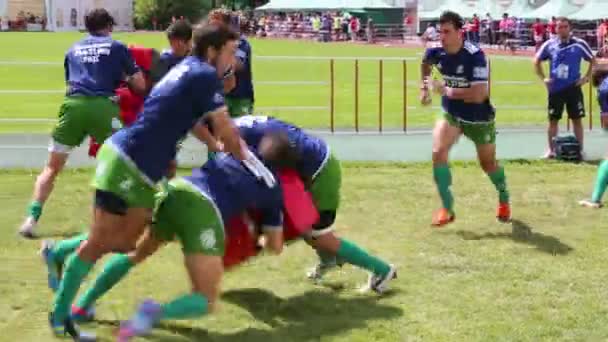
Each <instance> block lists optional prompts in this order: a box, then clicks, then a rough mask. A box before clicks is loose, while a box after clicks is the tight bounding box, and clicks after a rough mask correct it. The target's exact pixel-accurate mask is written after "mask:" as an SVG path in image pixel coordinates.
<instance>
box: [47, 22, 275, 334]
mask: <svg viewBox="0 0 608 342" xmlns="http://www.w3.org/2000/svg"><path fill="white" fill-rule="evenodd" d="M237 39H238V35H237V34H236V33H234V32H233V31H231V30H230V29H227V28H223V27H219V26H216V25H205V26H199V27H197V29H196V30H195V33H194V39H193V40H194V47H193V56H191V57H188V58H186V59H184V61H183V62H182V63H180V64H179V65H178V66H176V67H174V68H173V69H171V71H170V72H169V73H168V74H167V75H166V76H165V77H164V78H163V79H162V80H161V81H160V82H159V83H158V84H156V86H155V87H154V88H153V89H152V92H151V94H150V96H149V97H148V98H147V99H146V102H145V104H144V110H143V112H142V113H141V115H139V117H138V119H137V121H136V122H135V123H134V124H133V125H132V126H130V127H127V128H124V129H122V130H120V131H118V132H116V133H114V134H113V135H112V136H111V137H110V138H109V139H108V140H107V141H106V142H105V143H104V145H103V146H102V147H101V149H100V151H99V154H98V156H97V159H98V165H97V169H96V173H95V177H94V181H93V186H94V188H95V190H96V191H95V210H94V214H93V223H92V225H91V230H90V234H89V236H88V238H87V240H86V241H85V242H83V243H82V244H81V245H80V247H79V249H78V250H77V252H76V253H74V255H72V256H70V257H69V258H68V259H67V261H66V266H65V271H64V272H63V276H62V278H61V282H60V284H59V287H58V291H57V293H56V296H55V303H54V305H53V310H52V312H51V314H50V319H49V321H50V325H51V328H52V330H53V331H54V332H55V333H56V334H57V335H62V334H65V333H68V334H70V335H76V336H77V335H78V334H77V330H76V329H75V327H74V324H73V322H72V320H71V319H70V317H69V309H70V305H71V303H72V300H73V299H74V297H75V295H76V293H77V291H78V288H79V287H80V284H81V282H82V280H83V279H84V278H85V277H86V275H87V274H88V273H89V272H90V270H91V269H92V267H93V265H94V264H95V262H96V261H97V260H98V259H99V258H101V257H102V256H103V255H105V254H107V253H111V252H128V251H131V250H133V249H134V248H135V244H136V242H137V239H138V238H139V237H140V235H141V234H142V232H143V231H144V229H145V227H146V224H147V223H148V220H149V218H150V217H151V211H152V208H153V206H154V203H155V200H154V197H155V193H156V190H157V189H156V185H157V184H158V183H159V182H160V181H161V180H162V179H163V177H164V176H165V175H166V174H167V171H168V169H169V167H170V163H171V161H172V160H174V158H175V154H176V149H177V142H178V141H179V140H180V139H182V138H183V137H184V136H185V135H186V134H187V132H188V131H191V132H192V133H193V134H194V135H195V136H197V137H199V138H200V139H201V140H202V139H203V138H202V135H201V133H200V127H202V126H203V125H205V124H204V123H203V120H205V121H207V123H206V124H207V125H210V126H211V127H213V128H214V131H216V134H217V136H218V137H220V138H221V139H222V142H223V143H224V146H225V149H226V151H227V152H230V153H233V154H234V155H235V156H236V157H237V158H239V159H241V160H245V162H246V164H247V165H248V166H249V167H250V168H252V169H253V170H252V172H255V173H256V175H257V176H258V177H261V176H263V174H262V172H261V171H260V170H258V169H257V168H258V167H259V166H261V168H260V169H261V170H265V168H264V167H263V165H262V164H261V162H259V160H257V158H255V156H254V155H253V154H251V152H249V151H247V150H246V149H245V148H244V146H243V145H242V144H241V140H240V138H239V136H238V130H237V129H236V128H235V127H234V126H233V124H232V122H231V121H230V117H229V115H228V113H227V110H226V107H225V106H224V103H223V96H222V94H221V93H222V89H221V84H220V80H219V73H218V70H217V69H216V67H215V66H217V65H221V64H222V63H224V60H231V59H233V58H234V51H235V50H236V40H237Z"/></svg>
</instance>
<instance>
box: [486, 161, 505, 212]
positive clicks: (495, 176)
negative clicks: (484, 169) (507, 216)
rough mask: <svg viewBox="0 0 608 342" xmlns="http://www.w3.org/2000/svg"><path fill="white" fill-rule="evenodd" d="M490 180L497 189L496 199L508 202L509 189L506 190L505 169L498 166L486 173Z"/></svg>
mask: <svg viewBox="0 0 608 342" xmlns="http://www.w3.org/2000/svg"><path fill="white" fill-rule="evenodd" d="M488 176H489V177H490V180H491V181H492V183H493V184H494V187H496V191H498V201H499V202H500V203H509V190H507V177H506V176H505V169H504V168H503V167H502V166H499V167H498V169H496V171H494V172H492V173H488Z"/></svg>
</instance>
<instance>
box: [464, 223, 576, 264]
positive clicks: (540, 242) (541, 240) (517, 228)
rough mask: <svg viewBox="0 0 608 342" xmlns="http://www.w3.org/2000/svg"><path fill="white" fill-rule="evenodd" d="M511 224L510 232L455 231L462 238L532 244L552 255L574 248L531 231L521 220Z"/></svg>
mask: <svg viewBox="0 0 608 342" xmlns="http://www.w3.org/2000/svg"><path fill="white" fill-rule="evenodd" d="M511 225H512V231H511V233H507V232H500V233H484V234H477V233H474V232H469V231H464V230H460V231H457V232H456V234H457V235H459V236H460V237H462V238H463V239H464V240H492V239H509V240H513V241H515V242H517V243H523V244H527V245H532V246H534V247H536V249H537V250H539V251H541V252H544V253H548V254H552V255H567V254H568V253H570V252H572V251H573V250H574V248H572V247H571V246H569V245H567V244H565V243H563V242H561V241H560V240H559V239H558V238H556V237H553V236H550V235H545V234H542V233H535V232H533V231H532V227H530V226H529V225H528V224H527V223H525V222H523V221H520V220H516V219H513V220H512V222H511Z"/></svg>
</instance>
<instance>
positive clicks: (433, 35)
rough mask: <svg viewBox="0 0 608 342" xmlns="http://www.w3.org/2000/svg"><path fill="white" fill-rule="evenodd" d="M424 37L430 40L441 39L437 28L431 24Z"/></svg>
mask: <svg viewBox="0 0 608 342" xmlns="http://www.w3.org/2000/svg"><path fill="white" fill-rule="evenodd" d="M424 37H426V39H428V40H437V39H439V35H438V34H437V29H436V28H435V27H434V26H429V27H427V28H426V31H424Z"/></svg>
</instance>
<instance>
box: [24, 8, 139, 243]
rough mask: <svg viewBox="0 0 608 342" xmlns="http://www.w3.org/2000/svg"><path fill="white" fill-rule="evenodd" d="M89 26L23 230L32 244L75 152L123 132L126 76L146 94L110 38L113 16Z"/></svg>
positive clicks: (73, 56)
mask: <svg viewBox="0 0 608 342" xmlns="http://www.w3.org/2000/svg"><path fill="white" fill-rule="evenodd" d="M85 25H86V28H87V31H88V32H89V35H88V36H86V37H85V38H83V39H82V40H80V41H79V42H77V43H76V44H74V45H73V46H72V47H71V48H70V49H69V50H68V51H67V53H66V55H65V60H64V68H65V81H66V83H67V93H66V96H65V98H64V100H63V103H62V104H61V107H60V109H59V121H58V123H57V125H56V126H55V128H54V129H53V133H52V140H51V143H50V145H49V158H48V161H47V164H46V166H45V168H44V170H43V171H42V173H40V175H39V176H38V178H37V180H36V184H35V186H34V194H33V198H32V201H31V203H30V205H29V206H28V209H27V217H26V219H25V222H24V223H23V224H22V226H21V228H20V230H19V233H20V234H21V235H22V236H24V237H27V238H33V237H34V235H35V229H36V226H37V223H38V220H39V219H40V216H41V215H42V207H43V206H44V203H45V202H46V200H47V199H48V197H49V196H50V194H51V192H52V190H53V186H54V184H55V179H56V178H57V176H58V175H59V173H60V172H61V171H62V170H63V167H64V166H65V163H66V162H67V160H68V157H69V155H70V152H71V151H72V149H73V148H74V147H77V146H79V145H80V144H82V142H83V141H84V139H85V138H86V137H87V136H92V137H93V138H95V140H97V141H104V140H106V139H107V138H108V137H109V136H110V135H111V134H112V131H113V129H116V128H119V126H120V121H119V117H118V111H119V109H118V105H117V104H116V101H115V100H114V89H116V88H117V87H118V85H119V84H120V82H121V81H123V80H124V78H125V75H126V76H127V79H126V80H127V83H128V84H129V86H130V87H131V88H132V89H133V90H135V91H136V92H142V93H143V92H144V91H145V89H146V84H145V80H144V77H143V74H142V73H141V71H140V70H139V69H138V68H137V66H136V64H135V62H134V61H133V58H132V57H131V54H130V53H129V50H128V48H127V47H126V46H125V45H124V44H122V43H120V42H118V41H115V40H113V39H112V37H111V36H110V32H111V31H112V26H113V25H114V19H113V18H112V16H110V14H109V13H108V12H107V11H106V10H105V9H95V10H93V11H91V12H90V13H88V14H87V15H86V16H85Z"/></svg>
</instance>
